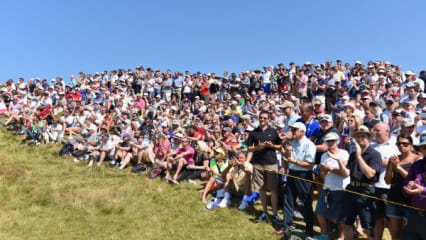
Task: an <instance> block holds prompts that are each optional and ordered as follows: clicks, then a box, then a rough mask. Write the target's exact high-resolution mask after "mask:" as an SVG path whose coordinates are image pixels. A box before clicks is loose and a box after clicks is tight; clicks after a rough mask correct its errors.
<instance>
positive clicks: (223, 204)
mask: <svg viewBox="0 0 426 240" xmlns="http://www.w3.org/2000/svg"><path fill="white" fill-rule="evenodd" d="M230 205H231V201H229V200H227V199H225V198H223V199H222V201H220V203H219V205H218V206H219V207H220V208H226V207H228V206H230Z"/></svg>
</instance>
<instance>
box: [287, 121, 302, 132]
mask: <svg viewBox="0 0 426 240" xmlns="http://www.w3.org/2000/svg"><path fill="white" fill-rule="evenodd" d="M290 128H296V129H298V130H303V131H304V132H306V126H305V124H303V123H301V122H295V123H293V124H292V125H291V126H290Z"/></svg>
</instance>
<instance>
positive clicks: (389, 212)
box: [386, 203, 411, 220]
mask: <svg viewBox="0 0 426 240" xmlns="http://www.w3.org/2000/svg"><path fill="white" fill-rule="evenodd" d="M410 213H411V209H409V208H406V207H403V206H399V205H395V204H392V203H386V216H387V217H390V218H396V219H403V220H407V219H408V216H410Z"/></svg>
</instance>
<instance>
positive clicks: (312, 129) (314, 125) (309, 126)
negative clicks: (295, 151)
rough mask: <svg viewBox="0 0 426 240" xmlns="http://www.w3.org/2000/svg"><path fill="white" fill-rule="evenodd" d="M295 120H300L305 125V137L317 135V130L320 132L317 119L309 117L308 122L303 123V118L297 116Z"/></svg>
mask: <svg viewBox="0 0 426 240" xmlns="http://www.w3.org/2000/svg"><path fill="white" fill-rule="evenodd" d="M296 122H301V123H303V124H305V127H306V133H305V135H306V137H308V138H310V137H315V138H316V137H318V135H319V132H320V125H319V122H318V121H317V120H315V119H314V118H311V121H310V122H308V123H305V122H304V121H303V118H299V119H297V120H296Z"/></svg>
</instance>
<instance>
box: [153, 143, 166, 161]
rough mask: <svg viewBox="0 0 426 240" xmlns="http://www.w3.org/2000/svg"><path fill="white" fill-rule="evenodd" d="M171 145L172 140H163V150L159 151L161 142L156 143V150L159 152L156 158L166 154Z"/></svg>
mask: <svg viewBox="0 0 426 240" xmlns="http://www.w3.org/2000/svg"><path fill="white" fill-rule="evenodd" d="M169 147H170V142H168V141H165V142H163V152H157V151H158V149H159V148H160V144H159V143H157V144H155V145H154V151H155V152H156V153H157V154H156V156H155V157H156V158H163V157H164V155H165V154H166V153H167V150H169Z"/></svg>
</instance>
